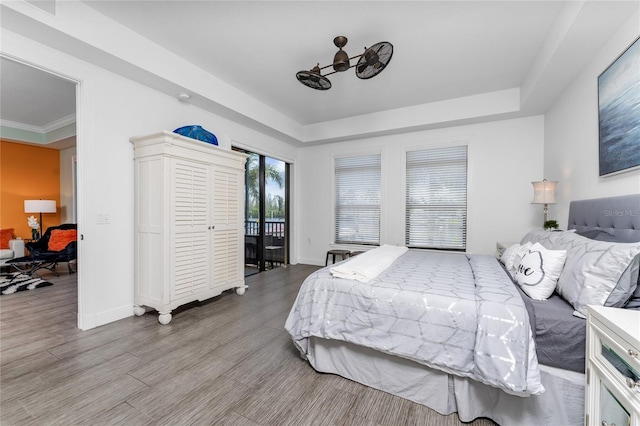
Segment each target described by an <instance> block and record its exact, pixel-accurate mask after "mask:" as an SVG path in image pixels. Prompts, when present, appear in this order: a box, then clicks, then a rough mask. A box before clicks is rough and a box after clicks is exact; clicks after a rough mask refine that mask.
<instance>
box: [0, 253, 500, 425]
mask: <svg viewBox="0 0 640 426" xmlns="http://www.w3.org/2000/svg"><path fill="white" fill-rule="evenodd" d="M64 268H65V267H61V268H60V272H61V277H59V278H56V277H53V276H52V275H47V274H43V278H46V279H48V280H50V281H51V282H54V283H55V284H54V285H53V286H51V287H44V288H40V289H36V290H32V291H26V292H22V293H16V294H13V295H7V296H0V404H1V405H0V424H2V425H107V424H110V425H187V424H189V425H191V424H198V425H199V424H206V425H208V424H219V425H311V424H314V425H394V426H395V425H461V424H463V423H460V422H459V420H458V417H457V415H456V414H452V415H449V416H441V415H439V414H437V413H436V412H434V411H432V410H430V409H428V408H426V407H424V406H421V405H419V404H415V403H412V402H409V401H407V400H404V399H401V398H398V397H395V396H392V395H389V394H386V393H384V392H380V391H376V390H374V389H371V388H368V387H365V386H362V385H360V384H357V383H354V382H351V381H349V380H347V379H344V378H341V377H339V376H334V375H329V374H320V373H317V372H315V371H314V370H313V369H312V368H311V367H310V366H309V364H308V363H307V362H305V361H303V360H302V359H301V358H300V357H299V355H298V353H297V351H296V349H295V348H294V346H293V344H292V343H291V340H290V338H289V335H288V334H287V332H286V331H285V330H284V328H283V325H284V322H285V319H286V317H287V315H288V313H289V310H290V308H291V305H292V304H293V301H294V299H295V296H296V294H297V291H298V288H299V287H300V284H301V283H302V281H303V279H304V278H305V277H306V276H307V275H308V274H309V273H311V272H312V271H314V270H316V269H317V267H315V266H305V265H296V266H289V267H287V268H277V269H275V270H271V271H268V272H263V273H260V274H257V275H253V276H250V277H248V278H247V285H249V289H248V290H247V292H246V294H245V295H244V296H238V295H236V294H235V293H232V292H226V293H224V294H223V295H221V296H219V297H216V298H214V299H211V300H209V301H207V302H203V303H194V304H191V305H189V306H187V307H183V308H180V309H178V310H176V311H174V316H173V320H172V321H171V323H170V324H169V325H166V326H163V325H160V324H159V323H158V321H157V315H155V314H154V313H147V314H145V315H144V316H142V317H130V318H126V319H124V320H121V321H117V322H115V323H111V324H107V325H104V326H101V327H98V328H96V329H93V330H89V331H80V330H78V329H77V328H76V327H75V326H76V310H77V309H76V306H77V289H76V281H75V275H71V276H69V275H67V274H66V270H65V269H64ZM472 424H474V425H493V423H492V422H491V421H489V420H484V419H479V420H476V421H475V422H474V423H472Z"/></svg>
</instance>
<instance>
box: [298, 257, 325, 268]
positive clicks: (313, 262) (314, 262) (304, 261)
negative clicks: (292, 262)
mask: <svg viewBox="0 0 640 426" xmlns="http://www.w3.org/2000/svg"><path fill="white" fill-rule="evenodd" d="M298 263H302V264H303V265H315V266H324V259H322V260H318V259H298Z"/></svg>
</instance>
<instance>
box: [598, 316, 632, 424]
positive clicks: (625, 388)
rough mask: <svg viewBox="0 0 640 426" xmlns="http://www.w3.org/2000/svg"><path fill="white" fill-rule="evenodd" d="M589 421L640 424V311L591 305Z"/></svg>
mask: <svg viewBox="0 0 640 426" xmlns="http://www.w3.org/2000/svg"><path fill="white" fill-rule="evenodd" d="M586 355H587V359H586V363H587V387H586V401H585V410H586V422H585V424H587V425H597V426H613V425H615V426H628V425H632V426H640V312H639V311H632V310H628V309H617V308H606V307H601V306H589V307H588V318H587V354H586Z"/></svg>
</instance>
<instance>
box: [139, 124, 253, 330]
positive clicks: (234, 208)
mask: <svg viewBox="0 0 640 426" xmlns="http://www.w3.org/2000/svg"><path fill="white" fill-rule="evenodd" d="M131 142H132V143H133V146H134V159H135V294H134V303H135V306H134V312H135V314H136V315H142V314H144V312H145V308H144V307H145V306H146V307H150V308H153V309H156V310H157V311H158V313H159V317H158V320H159V321H160V323H162V324H168V323H169V322H170V321H171V311H172V310H173V309H175V308H176V307H178V306H180V305H183V304H185V303H189V302H192V301H194V300H205V299H208V298H211V297H214V296H217V295H219V294H220V293H222V292H223V291H225V290H228V289H233V288H235V290H236V292H237V293H238V294H240V295H242V294H244V291H245V284H244V247H243V245H244V238H243V235H244V164H245V161H246V157H247V156H246V155H244V154H241V153H238V152H234V151H230V150H225V149H222V148H219V147H217V146H215V145H210V144H207V143H205V142H201V141H197V140H194V139H191V138H187V137H183V136H180V135H178V134H176V133H172V132H168V131H163V132H160V133H155V134H152V135H148V136H139V137H133V138H131Z"/></svg>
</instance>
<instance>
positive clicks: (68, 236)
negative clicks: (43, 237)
mask: <svg viewBox="0 0 640 426" xmlns="http://www.w3.org/2000/svg"><path fill="white" fill-rule="evenodd" d="M77 239H78V231H77V230H76V229H54V230H53V231H51V236H50V237H49V245H48V246H47V248H48V249H49V250H51V251H60V250H62V249H64V248H65V247H66V246H67V244H69V243H70V242H71V241H75V240H77Z"/></svg>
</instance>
